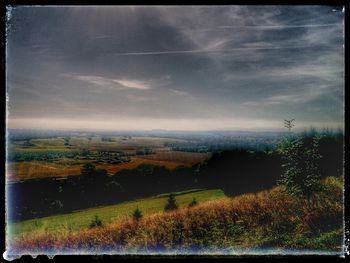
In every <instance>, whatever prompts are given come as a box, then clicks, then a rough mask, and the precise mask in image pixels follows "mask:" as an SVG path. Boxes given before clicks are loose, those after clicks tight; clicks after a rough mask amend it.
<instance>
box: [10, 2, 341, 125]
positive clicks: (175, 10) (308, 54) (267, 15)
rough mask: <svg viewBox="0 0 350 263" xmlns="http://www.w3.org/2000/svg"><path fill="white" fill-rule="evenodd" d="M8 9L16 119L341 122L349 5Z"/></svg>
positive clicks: (14, 122)
mask: <svg viewBox="0 0 350 263" xmlns="http://www.w3.org/2000/svg"><path fill="white" fill-rule="evenodd" d="M9 15H10V20H9V23H8V28H9V34H8V37H7V90H8V95H9V104H8V105H9V113H10V114H9V123H10V125H13V126H15V127H21V126H23V127H24V126H28V123H32V126H33V127H34V126H35V122H36V121H38V120H39V119H40V120H52V121H54V120H57V123H59V124H60V125H61V126H62V128H69V127H70V125H71V124H68V123H70V122H69V121H71V120H74V121H79V120H80V121H84V125H86V123H87V122H90V124H91V125H87V126H86V127H93V123H94V122H97V121H101V118H102V119H103V120H104V121H105V123H104V124H103V125H109V124H108V123H114V124H115V123H124V124H123V125H124V126H125V127H126V126H127V125H128V122H126V121H125V120H128V121H129V124H130V123H132V122H134V123H139V124H140V125H139V126H137V125H136V126H135V125H134V124H133V125H131V124H130V127H134V128H141V129H142V128H150V127H152V125H150V124H149V122H147V125H146V124H145V123H146V122H144V121H139V120H142V119H143V120H146V119H147V120H150V122H151V123H153V126H154V127H155V128H165V129H167V128H168V129H174V128H176V129H181V128H183V129H187V128H188V127H185V126H184V127H179V125H182V124H183V125H185V124H184V123H190V122H191V121H192V122H193V123H196V125H193V126H191V127H189V128H203V129H204V128H213V129H219V128H237V127H241V128H242V129H244V128H255V127H259V128H263V127H264V123H265V124H266V125H265V126H266V128H267V129H268V128H278V125H279V124H278V123H279V122H280V121H281V120H283V119H284V118H287V117H288V116H292V117H293V118H296V119H297V120H298V121H299V125H300V126H302V125H308V124H314V125H318V126H332V127H338V126H342V121H343V115H344V114H343V106H344V105H343V89H344V76H343V75H344V51H343V41H344V40H343V30H344V28H343V13H342V12H341V11H340V10H339V9H334V8H332V7H328V6H224V7H223V6H218V7H215V6H214V7H209V6H203V7H198V6H197V7H191V6H190V7H188V6H186V7H185V6H184V7H176V6H173V7H165V6H155V7H132V6H123V7H108V8H107V7H16V8H12V9H11V11H9ZM152 120H153V121H152ZM183 121H185V122H183ZM37 123H39V122H37ZM171 123H173V125H171ZM38 125H39V124H38ZM101 125H102V124H101ZM103 125H102V126H103ZM162 125H165V126H167V127H162ZM240 125H241V126H240ZM112 126H113V125H112ZM124 126H123V127H124ZM38 127H40V126H38ZM118 127H119V126H118V125H116V126H113V128H118ZM120 127H121V126H120ZM102 128H103V127H102ZM105 128H108V127H105Z"/></svg>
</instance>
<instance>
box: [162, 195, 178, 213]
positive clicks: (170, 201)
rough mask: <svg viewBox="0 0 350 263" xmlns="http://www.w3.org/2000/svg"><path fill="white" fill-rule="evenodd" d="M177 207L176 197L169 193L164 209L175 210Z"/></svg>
mask: <svg viewBox="0 0 350 263" xmlns="http://www.w3.org/2000/svg"><path fill="white" fill-rule="evenodd" d="M177 208H178V205H177V203H176V198H175V195H174V194H170V195H169V198H168V202H167V203H166V205H165V207H164V210H165V211H168V210H175V209H177Z"/></svg>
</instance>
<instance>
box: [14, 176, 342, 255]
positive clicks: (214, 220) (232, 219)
mask: <svg viewBox="0 0 350 263" xmlns="http://www.w3.org/2000/svg"><path fill="white" fill-rule="evenodd" d="M336 180H338V179H336ZM336 180H335V181H336ZM342 213H343V210H342V187H339V184H337V183H334V182H332V181H331V182H327V181H326V182H325V189H324V190H323V191H322V192H321V193H318V194H317V195H315V196H314V197H313V199H312V200H310V201H308V200H304V199H298V198H295V197H291V196H290V195H288V194H287V192H286V191H285V190H284V189H283V188H282V187H275V188H273V189H271V190H269V191H262V192H259V193H257V194H245V195H242V196H239V197H235V198H225V199H221V200H217V201H209V202H206V203H202V204H199V205H197V206H194V207H192V208H183V209H179V210H176V211H173V212H161V213H157V214H153V215H150V216H145V217H144V218H142V219H141V220H140V221H133V220H124V221H123V222H119V223H116V224H111V225H108V226H106V227H101V228H95V229H85V230H82V231H80V232H79V233H69V232H64V233H60V234H47V233H41V234H37V235H34V236H26V237H23V238H22V239H19V240H17V241H16V242H15V243H13V244H10V246H9V251H11V253H28V252H29V253H40V252H43V251H46V252H47V251H53V252H58V253H60V252H62V251H71V252H72V251H73V252H74V251H77V250H80V251H81V250H85V251H89V252H90V253H93V252H94V251H95V252H96V251H97V252H99V253H101V252H103V251H106V250H110V251H114V252H120V251H124V252H125V251H130V250H133V249H135V248H136V249H137V248H138V249H141V248H142V249H148V250H154V249H165V250H169V249H170V250H171V249H181V248H190V247H192V248H193V247H194V248H204V249H207V248H212V247H214V248H248V249H250V248H256V247H261V248H262V247H280V248H281V247H289V248H299V249H310V248H311V249H312V248H316V249H324V250H326V251H328V250H333V251H339V247H340V245H341V239H339V237H341V230H340V229H341V227H342ZM324 234H325V235H324Z"/></svg>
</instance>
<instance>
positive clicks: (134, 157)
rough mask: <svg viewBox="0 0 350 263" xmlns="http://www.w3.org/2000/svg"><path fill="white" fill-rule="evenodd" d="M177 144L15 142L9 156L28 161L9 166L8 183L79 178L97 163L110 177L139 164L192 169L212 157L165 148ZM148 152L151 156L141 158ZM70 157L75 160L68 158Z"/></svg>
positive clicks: (140, 140) (144, 140)
mask: <svg viewBox="0 0 350 263" xmlns="http://www.w3.org/2000/svg"><path fill="white" fill-rule="evenodd" d="M174 141H180V142H181V141H183V140H179V139H172V138H158V137H132V138H129V137H111V138H108V140H107V141H106V140H104V139H103V138H101V137H91V138H86V137H72V138H70V139H69V140H67V141H65V139H64V138H50V139H31V140H29V141H16V142H15V143H12V144H10V145H9V152H10V153H12V154H15V155H16V154H17V155H20V156H21V155H29V159H28V158H27V159H24V160H20V161H16V160H15V161H11V160H10V161H9V162H8V163H7V179H8V180H9V181H17V180H26V179H33V178H45V177H66V176H69V175H78V174H80V171H81V167H82V165H83V164H85V163H94V164H95V165H96V167H97V168H98V169H105V170H107V172H108V173H109V174H110V175H113V174H115V173H116V172H119V171H121V170H123V169H134V168H136V167H137V166H139V165H140V164H154V165H159V166H165V167H167V168H168V169H174V168H176V167H178V166H187V167H190V166H192V165H194V164H196V163H200V162H203V161H204V160H206V159H208V158H209V157H210V154H209V153H197V152H180V151H172V150H171V149H170V148H169V147H166V143H168V142H174ZM145 149H147V150H148V151H150V153H149V154H139V153H140V152H141V153H142V151H144V150H145ZM86 152H88V154H86ZM101 153H103V154H105V155H106V154H107V155H108V154H109V155H110V156H112V155H116V154H117V155H119V157H113V156H112V157H108V158H110V159H106V158H105V159H103V157H101ZM67 154H68V155H69V154H71V155H72V156H69V157H66V155H67ZM31 155H33V156H34V157H33V156H31ZM47 155H58V157H54V158H52V159H47ZM36 156H39V157H36ZM41 156H44V157H41ZM120 156H122V157H120ZM123 156H124V157H123ZM111 158H119V159H117V160H118V161H119V160H121V158H124V159H125V160H123V161H120V162H119V163H116V162H115V160H113V159H111Z"/></svg>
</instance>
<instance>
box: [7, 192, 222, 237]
mask: <svg viewBox="0 0 350 263" xmlns="http://www.w3.org/2000/svg"><path fill="white" fill-rule="evenodd" d="M168 195H169V194H162V195H159V196H155V197H150V198H146V199H140V200H135V201H130V202H124V203H121V204H117V205H112V206H106V207H97V208H92V209H87V210H83V211H77V212H74V213H71V214H65V215H57V216H50V217H45V218H38V219H31V220H26V221H23V222H20V223H15V224H10V225H7V228H8V229H7V231H8V233H9V234H10V236H11V237H12V238H16V237H18V236H21V235H28V234H29V235H32V234H37V233H59V232H62V231H69V232H70V231H78V230H81V229H84V228H88V226H89V224H90V222H91V220H92V219H93V218H94V216H95V215H97V216H98V217H99V218H100V219H101V220H102V222H103V223H104V224H106V225H108V224H110V223H116V222H118V221H121V220H124V219H127V218H130V217H131V214H132V212H133V211H134V210H135V209H136V208H137V207H138V208H139V209H140V210H141V211H142V213H143V214H144V215H149V214H153V213H156V212H160V211H162V210H163V209H164V205H165V204H166V200H167V198H168ZM175 195H176V200H177V203H178V205H179V207H185V206H187V205H188V204H189V203H190V202H191V201H192V199H193V198H196V200H197V201H198V203H202V202H205V201H210V200H214V199H220V198H224V197H225V195H224V193H223V192H222V191H221V190H192V191H187V192H180V193H175Z"/></svg>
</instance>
